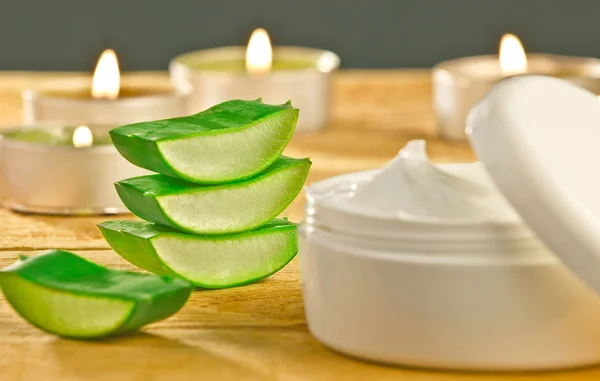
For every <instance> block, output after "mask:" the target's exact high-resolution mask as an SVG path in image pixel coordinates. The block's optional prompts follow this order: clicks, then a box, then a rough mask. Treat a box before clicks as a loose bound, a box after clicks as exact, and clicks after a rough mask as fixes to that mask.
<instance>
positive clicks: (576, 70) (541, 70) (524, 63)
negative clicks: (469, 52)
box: [432, 34, 600, 140]
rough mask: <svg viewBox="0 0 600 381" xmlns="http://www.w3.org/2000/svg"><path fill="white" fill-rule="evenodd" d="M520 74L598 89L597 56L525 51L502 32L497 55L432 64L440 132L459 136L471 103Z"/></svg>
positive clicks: (461, 133) (463, 132)
mask: <svg viewBox="0 0 600 381" xmlns="http://www.w3.org/2000/svg"><path fill="white" fill-rule="evenodd" d="M521 74H541V75H549V76H554V77H560V78H563V79H565V80H568V81H570V82H573V83H575V84H577V85H579V86H582V87H584V88H586V89H588V90H590V91H592V92H595V93H600V60H599V59H596V58H587V57H571V56H560V55H551V54H527V55H526V54H525V50H524V49H523V46H522V45H521V42H520V41H519V39H518V38H517V37H516V36H514V35H511V34H507V35H505V36H503V38H502V41H501V43H500V54H499V57H498V56H495V55H487V56H475V57H464V58H458V59H454V60H449V61H444V62H441V63H439V64H438V65H436V66H435V67H434V68H433V73H432V81H433V100H434V108H435V112H436V117H437V123H438V128H439V132H440V134H441V135H442V136H443V137H445V138H447V139H452V140H462V139H465V138H466V135H465V121H466V117H467V114H468V112H469V110H470V109H471V107H473V105H475V103H476V102H477V101H478V100H479V99H481V97H482V96H483V95H484V94H485V93H486V92H487V91H488V90H489V89H490V88H491V87H492V86H493V85H494V83H496V82H497V81H498V80H500V79H502V78H505V77H508V76H513V75H521Z"/></svg>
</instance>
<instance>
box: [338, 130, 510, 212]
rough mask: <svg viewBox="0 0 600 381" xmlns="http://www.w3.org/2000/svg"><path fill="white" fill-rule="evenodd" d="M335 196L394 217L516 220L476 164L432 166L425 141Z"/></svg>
mask: <svg viewBox="0 0 600 381" xmlns="http://www.w3.org/2000/svg"><path fill="white" fill-rule="evenodd" d="M351 188H352V189H353V191H352V192H350V193H348V194H346V195H341V196H340V197H335V198H334V200H332V201H333V202H335V203H336V204H337V205H338V206H340V207H344V208H350V209H354V210H362V211H371V212H376V213H381V214H387V215H389V214H391V215H394V216H396V217H398V218H414V217H417V218H418V217H426V218H439V219H459V220H464V219H468V220H470V219H486V220H496V219H497V220H507V219H510V220H513V219H514V220H518V219H519V217H518V215H517V214H516V212H515V211H514V210H513V209H512V207H511V206H510V205H509V204H508V203H507V201H506V200H505V199H504V197H503V196H502V195H501V194H500V192H499V191H498V190H496V187H495V186H494V184H493V183H492V181H491V180H490V178H489V177H488V176H487V174H486V172H485V170H484V169H483V167H482V165H481V164H480V163H473V164H464V165H455V166H436V165H434V164H433V163H432V162H431V160H430V159H429V157H428V156H427V153H426V152H425V141H423V140H413V141H410V142H409V143H408V144H407V145H406V146H405V147H404V148H403V149H402V150H401V151H400V152H399V154H398V156H396V157H395V158H394V159H393V160H392V161H390V162H389V163H388V164H387V165H386V166H384V167H383V168H382V169H381V170H380V171H379V172H378V173H377V174H375V175H374V176H373V177H372V178H371V179H370V180H368V181H366V182H361V183H357V184H355V185H353V186H352V187H351Z"/></svg>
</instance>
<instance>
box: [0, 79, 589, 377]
mask: <svg viewBox="0 0 600 381" xmlns="http://www.w3.org/2000/svg"><path fill="white" fill-rule="evenodd" d="M76 75H78V74H64V73H63V74H58V73H44V74H41V73H0V123H2V124H4V125H8V124H10V123H18V122H19V120H20V115H21V110H20V98H19V97H20V95H19V94H20V91H21V90H22V89H23V88H24V87H28V86H35V85H36V84H38V83H40V81H44V80H47V79H55V78H60V77H70V76H76ZM127 81H137V82H139V83H144V84H160V85H164V84H166V83H168V80H167V77H166V75H165V73H140V74H134V75H130V76H128V79H127ZM334 88H335V91H334V105H333V118H332V122H331V125H330V126H329V127H328V129H327V130H325V131H323V132H318V133H312V134H298V135H297V136H296V137H294V139H293V141H292V142H291V144H290V146H289V147H288V149H287V151H286V153H287V154H289V155H292V156H298V157H300V156H310V157H311V159H312V161H313V162H314V164H313V169H312V171H311V174H310V177H309V182H312V181H316V180H319V179H323V178H326V177H330V176H333V175H337V174H341V173H347V172H352V171H357V170H363V169H370V168H375V167H379V166H381V165H382V164H383V163H385V162H386V161H387V160H389V159H390V158H391V157H393V156H394V155H395V154H396V152H397V151H398V149H399V148H400V147H401V146H402V145H404V144H405V143H406V142H407V141H408V140H410V139H416V138H424V139H427V141H428V144H429V147H428V149H429V153H430V155H431V156H432V157H433V159H434V160H435V161H439V162H450V161H470V160H473V155H472V153H471V151H470V149H469V148H468V147H467V146H466V145H464V144H449V143H446V142H444V141H441V140H439V139H438V138H437V137H436V135H435V123H434V119H433V113H432V110H431V106H430V97H431V94H430V83H429V73H428V72H427V71H410V70H406V71H345V72H342V73H340V74H339V75H337V77H336V78H335V87H334ZM303 203H304V202H303V197H302V195H301V196H300V197H298V199H297V200H296V201H295V202H294V203H293V204H292V205H291V206H290V208H288V210H287V211H286V212H285V213H284V214H286V215H289V216H290V217H291V219H292V220H294V221H300V220H301V219H302V216H303ZM107 218H109V217H102V216H100V217H77V218H64V217H48V216H34V215H21V214H15V213H12V212H9V211H7V210H0V267H3V266H5V265H7V264H9V263H12V262H13V261H14V260H15V259H16V256H17V254H18V252H19V251H32V252H34V251H35V250H38V249H45V248H66V249H75V250H76V251H77V252H78V253H80V254H81V255H83V256H84V257H86V258H88V259H91V260H93V261H95V262H97V263H100V264H103V265H106V266H109V267H112V268H119V269H130V270H135V268H133V266H131V265H129V264H128V263H126V262H125V261H124V260H122V259H121V258H120V257H119V256H118V255H116V254H115V253H114V252H112V251H111V250H107V245H106V243H105V242H104V241H103V240H102V239H101V237H100V235H99V233H98V231H97V229H96V227H95V224H96V223H98V222H100V221H102V220H105V219H107ZM129 218H131V217H129ZM508 378H510V379H511V380H555V381H563V380H565V381H566V380H569V381H570V380H597V379H600V368H590V369H582V370H575V371H570V372H559V373H548V374H513V375H510V376H507V375H503V374H468V373H444V372H432V371H425V370H416V369H404V368H393V367H387V366H381V365H375V364H370V363H366V362H362V361H358V360H354V359H350V358H347V357H345V356H341V355H339V354H337V353H334V352H332V351H330V350H328V349H326V348H324V347H323V346H321V345H320V344H319V343H318V342H317V341H316V340H315V339H314V338H313V337H312V336H311V335H310V333H309V332H308V329H307V327H306V322H305V318H304V312H303V305H302V294H301V287H300V274H299V270H298V262H297V260H294V261H292V262H291V263H290V264H289V265H288V266H287V267H286V268H285V269H283V270H282V271H280V272H279V273H277V274H275V275H274V276H272V277H270V278H269V279H267V280H265V281H262V282H259V283H256V284H253V285H250V286H245V287H240V288H234V289H228V290H216V291H196V292H194V294H193V296H192V297H191V299H190V301H189V302H188V304H186V306H185V307H184V308H183V309H182V310H181V311H180V312H179V313H178V314H176V315H175V316H173V317H171V318H169V319H167V320H165V321H162V322H158V323H155V324H152V325H150V326H148V327H146V328H145V329H144V330H143V331H142V332H140V333H138V334H134V335H130V336H127V337H121V338H116V339H111V340H107V341H95V342H82V341H73V340H65V339H60V338H56V337H53V336H51V335H48V334H45V333H43V332H41V331H39V330H37V329H36V328H34V327H32V326H30V325H29V324H27V323H25V322H24V321H23V320H22V319H21V318H20V317H19V316H17V315H16V314H15V313H14V312H13V311H12V309H11V308H10V307H9V305H8V304H7V303H6V301H5V300H4V299H0V380H1V381H4V380H7V381H9V380H10V381H13V380H14V381H19V380H48V381H54V380H57V381H58V380H60V381H71V380H144V381H145V380H188V379H189V380H249V381H252V380H286V381H287V380H289V381H297V380H316V381H319V380H335V381H344V380H361V381H362V380H384V381H385V380H404V381H424V380H440V381H461V380H465V381H468V380H474V379H481V380H506V379H508Z"/></svg>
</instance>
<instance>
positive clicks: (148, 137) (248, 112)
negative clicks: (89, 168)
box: [99, 100, 311, 288]
mask: <svg viewBox="0 0 600 381" xmlns="http://www.w3.org/2000/svg"><path fill="white" fill-rule="evenodd" d="M297 119H298V110H297V109H295V108H293V107H292V106H291V104H290V103H286V104H283V105H268V104H264V103H263V102H262V101H261V100H256V101H242V100H233V101H228V102H224V103H221V104H219V105H217V106H214V107H212V108H210V109H208V110H206V111H203V112H201V113H199V114H195V115H191V116H187V117H180V118H173V119H167V120H160V121H154V122H144V123H136V124H132V125H127V126H123V127H119V128H116V129H114V130H112V131H111V137H112V139H113V142H114V144H115V146H116V147H117V149H118V150H119V152H120V153H121V154H122V155H123V156H124V157H125V158H126V159H127V160H129V161H130V162H132V163H133V164H135V165H138V166H140V167H142V168H146V169H148V170H151V171H154V172H158V174H155V175H148V176H142V177H136V178H131V179H126V180H123V181H120V182H118V183H117V184H116V188H117V192H118V194H119V196H120V198H121V200H122V201H123V203H124V204H125V205H126V206H127V208H128V209H129V210H130V211H131V212H132V213H134V214H135V215H137V216H138V217H140V218H142V219H143V220H145V221H107V222H104V223H101V224H100V225H99V228H100V231H101V232H102V234H103V235H104V237H105V239H106V240H107V242H108V243H109V245H110V246H111V247H112V248H113V249H114V250H115V251H116V252H117V253H118V254H119V255H121V256H122V257H124V258H125V259H127V260H128V261H129V262H131V263H133V264H135V265H137V266H139V267H141V268H143V269H146V270H148V271H150V272H153V273H155V274H159V275H170V276H177V277H180V278H183V279H185V280H187V281H188V282H190V283H191V284H193V285H196V286H199V287H203V288H226V287H233V286H239V285H243V284H247V283H250V282H253V281H257V280H260V279H263V278H265V277H267V276H269V275H271V274H273V273H275V272H276V271H278V270H280V269H281V268H282V267H284V266H285V265H286V264H287V263H288V262H289V261H290V260H291V259H292V258H293V257H294V256H295V255H296V253H297V251H298V247H297V239H296V225H295V224H293V223H291V222H288V221H287V220H285V219H277V218H276V217H277V216H278V215H279V214H280V213H281V212H282V211H283V210H284V209H285V208H286V207H287V206H288V205H289V204H290V203H291V202H292V201H293V200H294V198H295V197H296V195H297V194H298V193H299V192H300V190H301V189H302V186H303V184H304V181H305V179H306V176H307V174H308V171H309V168H310V165H311V162H310V160H308V159H293V158H288V157H283V156H281V153H282V152H283V150H284V148H285V147H286V145H287V144H288V142H289V140H290V138H291V137H292V135H293V132H294V129H295V126H296V121H297Z"/></svg>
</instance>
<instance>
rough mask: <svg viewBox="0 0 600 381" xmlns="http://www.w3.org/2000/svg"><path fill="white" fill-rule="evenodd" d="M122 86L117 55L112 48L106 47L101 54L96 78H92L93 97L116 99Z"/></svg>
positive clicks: (95, 73)
mask: <svg viewBox="0 0 600 381" xmlns="http://www.w3.org/2000/svg"><path fill="white" fill-rule="evenodd" d="M120 88H121V75H120V73H119V62H118V61H117V55H116V53H115V52H114V50H112V49H106V50H105V51H103V52H102V54H101V55H100V58H99V59H98V64H97V65H96V71H94V79H93V80H92V97H93V98H98V99H100V98H103V99H116V98H117V97H118V96H119V90H120Z"/></svg>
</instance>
